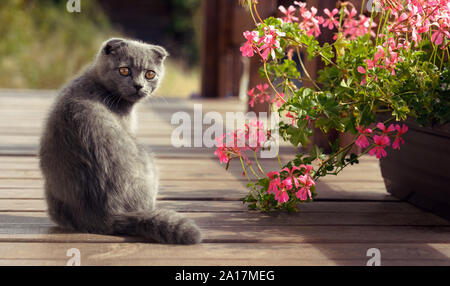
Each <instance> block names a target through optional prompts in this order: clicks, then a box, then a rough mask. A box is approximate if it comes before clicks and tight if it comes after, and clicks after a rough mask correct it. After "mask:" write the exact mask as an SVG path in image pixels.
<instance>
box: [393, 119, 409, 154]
mask: <svg viewBox="0 0 450 286" xmlns="http://www.w3.org/2000/svg"><path fill="white" fill-rule="evenodd" d="M395 129H396V130H397V134H396V135H395V140H394V143H392V148H393V149H395V150H397V149H399V150H400V143H401V144H405V140H403V138H401V137H400V136H402V135H403V134H405V133H406V132H407V131H408V126H406V125H405V124H403V125H402V126H400V125H398V124H397V125H395Z"/></svg>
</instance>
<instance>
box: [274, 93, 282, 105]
mask: <svg viewBox="0 0 450 286" xmlns="http://www.w3.org/2000/svg"><path fill="white" fill-rule="evenodd" d="M279 95H280V96H281V97H282V98H284V93H282V92H281V93H279ZM272 103H273V104H275V105H276V106H277V107H280V106H281V105H282V104H283V100H282V99H281V98H280V97H279V96H275V97H274V98H273V99H272Z"/></svg>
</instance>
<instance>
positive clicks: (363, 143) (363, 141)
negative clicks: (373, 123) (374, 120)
mask: <svg viewBox="0 0 450 286" xmlns="http://www.w3.org/2000/svg"><path fill="white" fill-rule="evenodd" d="M356 129H357V130H358V131H359V133H360V135H359V136H358V139H356V142H355V144H356V145H358V146H359V147H361V148H367V147H369V140H367V137H366V134H371V133H372V129H370V128H366V129H363V128H362V127H361V126H357V127H356Z"/></svg>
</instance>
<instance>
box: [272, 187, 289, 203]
mask: <svg viewBox="0 0 450 286" xmlns="http://www.w3.org/2000/svg"><path fill="white" fill-rule="evenodd" d="M275 199H276V200H277V201H278V202H279V203H285V202H287V201H289V195H288V193H287V191H286V189H284V188H282V189H280V190H279V191H278V193H276V194H275Z"/></svg>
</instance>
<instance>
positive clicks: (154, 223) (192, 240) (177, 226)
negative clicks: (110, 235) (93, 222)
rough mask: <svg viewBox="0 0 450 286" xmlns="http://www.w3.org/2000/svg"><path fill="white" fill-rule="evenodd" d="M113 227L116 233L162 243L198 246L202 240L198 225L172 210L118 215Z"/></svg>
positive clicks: (115, 217)
mask: <svg viewBox="0 0 450 286" xmlns="http://www.w3.org/2000/svg"><path fill="white" fill-rule="evenodd" d="M112 226H113V230H114V232H115V233H120V234H127V235H137V236H143V237H145V238H148V239H152V240H155V241H156V242H160V243H169V244H196V243H199V242H200V241H201V240H202V238H201V233H200V230H199V228H198V227H197V225H196V224H195V223H194V222H193V221H192V220H191V219H188V218H186V217H184V216H183V215H181V214H179V213H177V212H175V211H172V210H162V209H156V210H152V211H149V212H130V213H125V214H121V215H116V216H114V218H113V221H112Z"/></svg>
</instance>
